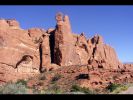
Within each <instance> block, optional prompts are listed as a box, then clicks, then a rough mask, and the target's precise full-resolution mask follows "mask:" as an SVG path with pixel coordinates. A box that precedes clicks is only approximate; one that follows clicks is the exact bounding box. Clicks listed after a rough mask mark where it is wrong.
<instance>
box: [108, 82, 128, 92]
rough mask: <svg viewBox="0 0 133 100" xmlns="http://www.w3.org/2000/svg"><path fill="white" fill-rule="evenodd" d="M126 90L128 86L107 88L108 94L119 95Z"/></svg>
mask: <svg viewBox="0 0 133 100" xmlns="http://www.w3.org/2000/svg"><path fill="white" fill-rule="evenodd" d="M127 89H128V86H126V85H121V84H113V83H112V84H110V85H109V86H108V87H107V90H109V92H111V93H119V92H121V91H125V90H127Z"/></svg>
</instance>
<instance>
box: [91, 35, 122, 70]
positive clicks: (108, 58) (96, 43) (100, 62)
mask: <svg viewBox="0 0 133 100" xmlns="http://www.w3.org/2000/svg"><path fill="white" fill-rule="evenodd" d="M90 41H91V42H90ZM88 44H89V46H90V48H93V49H91V50H89V51H91V53H92V55H91V57H90V59H89V61H88V62H89V64H90V65H92V66H94V67H101V68H105V69H118V68H119V67H122V66H123V65H122V63H121V62H120V61H119V59H118V58H117V55H116V52H115V50H114V49H113V48H112V47H110V46H109V45H107V44H104V42H103V39H102V37H101V36H100V35H95V36H94V37H93V38H91V39H90V40H88Z"/></svg>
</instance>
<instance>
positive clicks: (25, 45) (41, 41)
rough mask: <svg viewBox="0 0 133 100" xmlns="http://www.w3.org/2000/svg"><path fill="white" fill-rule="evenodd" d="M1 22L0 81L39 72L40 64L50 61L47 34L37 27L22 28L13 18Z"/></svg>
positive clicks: (29, 75)
mask: <svg viewBox="0 0 133 100" xmlns="http://www.w3.org/2000/svg"><path fill="white" fill-rule="evenodd" d="M2 23H3V24H2ZM1 24H2V26H0V55H1V57H0V79H1V81H3V82H6V81H10V80H17V79H19V78H28V77H31V76H33V75H35V74H38V73H40V69H41V68H40V66H41V67H44V66H46V65H48V64H50V63H51V61H50V49H49V35H48V34H47V33H46V32H45V30H41V29H39V28H32V29H29V30H22V29H20V28H19V24H18V22H17V21H14V20H2V21H1V20H0V25H1ZM40 51H43V52H40ZM40 56H41V59H40Z"/></svg>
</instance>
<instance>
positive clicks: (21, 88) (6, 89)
mask: <svg viewBox="0 0 133 100" xmlns="http://www.w3.org/2000/svg"><path fill="white" fill-rule="evenodd" d="M27 93H28V89H27V87H26V86H25V85H23V84H22V83H17V84H16V83H11V82H10V83H7V84H6V85H4V86H0V94H27Z"/></svg>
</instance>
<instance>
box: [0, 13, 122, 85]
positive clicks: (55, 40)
mask: <svg viewBox="0 0 133 100" xmlns="http://www.w3.org/2000/svg"><path fill="white" fill-rule="evenodd" d="M56 21H57V24H56V27H55V28H50V29H48V30H44V29H40V28H31V29H28V30H23V29H21V27H20V25H19V23H18V22H17V21H16V20H14V19H13V20H12V19H9V20H5V19H0V82H1V83H5V82H8V81H11V80H12V81H13V80H14V81H15V80H17V79H21V78H29V77H33V76H34V75H36V74H39V73H41V72H45V71H50V70H54V69H57V68H60V67H64V66H72V65H78V66H80V65H90V66H91V67H93V68H94V69H95V68H96V69H97V68H103V69H121V68H123V64H122V63H121V62H120V61H119V59H118V58H117V55H116V52H115V50H114V49H113V48H112V47H110V46H109V45H106V44H105V43H104V41H103V38H102V36H100V35H95V36H94V37H92V38H89V39H87V38H86V37H85V34H84V33H81V34H74V33H72V29H71V24H70V20H69V17H68V16H67V15H63V14H61V13H58V14H57V15H56Z"/></svg>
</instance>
